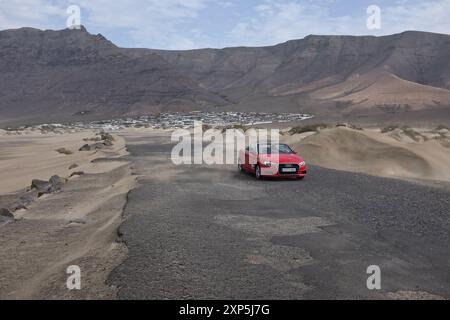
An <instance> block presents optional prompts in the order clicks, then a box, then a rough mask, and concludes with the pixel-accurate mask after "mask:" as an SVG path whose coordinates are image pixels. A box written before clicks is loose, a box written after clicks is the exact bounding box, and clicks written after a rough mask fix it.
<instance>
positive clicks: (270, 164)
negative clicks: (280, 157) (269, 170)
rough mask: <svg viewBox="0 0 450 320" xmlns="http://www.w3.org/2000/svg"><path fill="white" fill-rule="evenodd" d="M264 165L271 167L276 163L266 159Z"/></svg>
mask: <svg viewBox="0 0 450 320" xmlns="http://www.w3.org/2000/svg"><path fill="white" fill-rule="evenodd" d="M263 164H264V166H266V167H271V166H272V165H274V163H272V162H270V161H264V163H263Z"/></svg>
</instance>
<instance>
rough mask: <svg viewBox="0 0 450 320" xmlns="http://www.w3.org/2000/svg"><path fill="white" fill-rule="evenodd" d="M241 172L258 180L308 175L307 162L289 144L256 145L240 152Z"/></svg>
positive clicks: (239, 164) (298, 177) (301, 177)
mask: <svg viewBox="0 0 450 320" xmlns="http://www.w3.org/2000/svg"><path fill="white" fill-rule="evenodd" d="M238 168H239V171H241V172H248V173H252V174H254V175H255V176H256V179H261V178H263V177H268V178H297V179H303V178H305V177H306V175H307V174H308V168H307V166H306V162H305V160H304V159H303V158H302V157H301V156H299V155H298V154H297V152H295V151H294V150H292V149H291V147H289V146H288V145H287V144H255V145H250V146H249V147H248V148H246V149H245V150H242V151H240V152H239V163H238Z"/></svg>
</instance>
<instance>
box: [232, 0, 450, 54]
mask: <svg viewBox="0 0 450 320" xmlns="http://www.w3.org/2000/svg"><path fill="white" fill-rule="evenodd" d="M331 2H333V1H331V0H329V1H326V0H324V1H300V0H265V1H264V2H263V3H261V4H259V5H257V6H255V7H254V13H255V14H254V16H251V17H248V18H247V19H245V20H243V21H240V22H238V23H237V24H236V25H235V27H234V28H233V30H232V31H231V32H230V38H231V39H233V42H234V44H236V45H237V44H239V45H242V44H246V45H270V44H274V43H279V42H284V41H288V40H291V39H298V38H303V37H305V36H307V35H309V34H322V35H323V34H327V35H367V34H374V35H385V34H393V33H399V32H403V31H405V30H421V31H430V32H441V33H449V31H450V18H449V16H450V0H432V1H419V0H412V1H408V0H402V1H397V2H394V3H393V4H390V5H385V6H382V7H381V10H382V29H381V30H379V31H373V30H368V29H367V27H366V20H367V18H368V16H367V15H366V10H365V9H366V8H361V10H358V7H356V8H354V7H353V8H352V7H351V4H349V3H348V2H347V3H345V5H346V6H349V10H348V12H349V13H348V14H347V15H340V16H332V15H331V14H330V11H329V5H330V3H331ZM342 5H344V4H342Z"/></svg>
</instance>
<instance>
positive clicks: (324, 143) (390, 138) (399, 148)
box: [285, 128, 450, 182]
mask: <svg viewBox="0 0 450 320" xmlns="http://www.w3.org/2000/svg"><path fill="white" fill-rule="evenodd" d="M285 141H286V142H288V143H290V144H292V145H293V146H294V147H295V149H296V150H297V151H299V152H300V153H301V155H302V156H304V157H305V158H306V160H307V161H308V162H309V163H311V164H316V165H320V166H323V167H327V168H332V169H338V170H345V171H352V172H363V173H367V174H370V175H376V176H383V177H393V178H400V179H412V180H430V181H446V182H450V148H448V147H445V146H443V145H442V144H441V143H440V142H439V141H437V140H428V141H426V142H415V141H412V140H411V139H409V138H408V137H407V136H401V135H396V134H395V131H393V132H391V133H389V134H381V133H380V131H379V130H365V131H358V130H351V129H348V128H334V129H327V130H322V131H321V132H320V133H318V134H314V135H309V136H307V135H306V136H305V135H303V136H301V135H294V136H288V137H285Z"/></svg>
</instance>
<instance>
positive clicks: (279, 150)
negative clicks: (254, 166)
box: [258, 143, 295, 155]
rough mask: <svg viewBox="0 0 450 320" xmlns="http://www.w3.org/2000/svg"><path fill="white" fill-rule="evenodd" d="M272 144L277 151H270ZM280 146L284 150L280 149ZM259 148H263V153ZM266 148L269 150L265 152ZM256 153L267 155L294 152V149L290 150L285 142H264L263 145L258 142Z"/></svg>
mask: <svg viewBox="0 0 450 320" xmlns="http://www.w3.org/2000/svg"><path fill="white" fill-rule="evenodd" d="M274 146H277V147H278V148H277V151H278V152H277V153H273V152H272V148H273V147H274ZM262 147H263V148H262ZM281 147H283V148H285V149H284V151H283V150H281ZM261 150H263V151H265V152H264V153H263V152H261ZM267 150H270V152H267ZM258 154H267V155H270V154H295V151H294V150H292V148H291V147H290V146H288V145H287V144H285V143H278V144H273V145H272V144H264V145H261V144H258Z"/></svg>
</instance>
